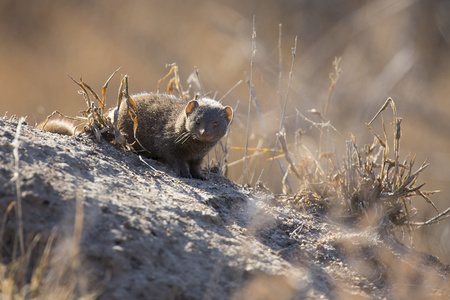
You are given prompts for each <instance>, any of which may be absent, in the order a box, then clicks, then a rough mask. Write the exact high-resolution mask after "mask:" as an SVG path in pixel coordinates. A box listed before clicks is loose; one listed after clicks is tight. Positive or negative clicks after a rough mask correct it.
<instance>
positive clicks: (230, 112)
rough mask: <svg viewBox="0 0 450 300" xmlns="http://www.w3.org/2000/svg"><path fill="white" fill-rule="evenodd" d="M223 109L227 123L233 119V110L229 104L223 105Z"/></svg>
mask: <svg viewBox="0 0 450 300" xmlns="http://www.w3.org/2000/svg"><path fill="white" fill-rule="evenodd" d="M224 110H225V115H226V117H227V121H228V123H230V122H231V119H233V110H232V109H231V107H229V106H225V108H224Z"/></svg>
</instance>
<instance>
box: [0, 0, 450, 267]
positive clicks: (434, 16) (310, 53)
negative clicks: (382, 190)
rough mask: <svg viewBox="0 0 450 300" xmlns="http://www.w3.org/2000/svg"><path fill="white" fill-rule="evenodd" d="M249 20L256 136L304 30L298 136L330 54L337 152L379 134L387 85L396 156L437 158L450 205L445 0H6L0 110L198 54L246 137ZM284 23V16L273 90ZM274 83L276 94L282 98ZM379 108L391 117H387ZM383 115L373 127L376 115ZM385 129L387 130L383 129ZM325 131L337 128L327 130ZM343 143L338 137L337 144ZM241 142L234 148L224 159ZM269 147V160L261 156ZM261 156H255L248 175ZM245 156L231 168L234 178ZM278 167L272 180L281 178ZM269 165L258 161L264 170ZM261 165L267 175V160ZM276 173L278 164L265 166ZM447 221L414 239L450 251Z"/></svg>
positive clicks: (153, 80) (294, 104)
mask: <svg viewBox="0 0 450 300" xmlns="http://www.w3.org/2000/svg"><path fill="white" fill-rule="evenodd" d="M253 16H255V20H256V23H255V24H256V39H255V41H256V53H255V57H254V67H253V77H252V78H253V83H254V85H255V91H256V94H257V97H258V100H259V104H260V106H261V111H262V114H263V116H264V121H265V123H266V126H267V132H266V131H265V130H264V125H263V124H262V123H261V121H260V116H259V115H258V113H257V111H256V109H253V110H252V112H251V122H250V140H249V146H250V147H262V148H268V147H269V142H268V141H267V140H266V134H268V136H269V138H270V139H271V143H274V141H275V139H276V137H275V134H276V132H277V131H278V129H279V124H280V110H281V109H280V107H281V106H282V104H280V103H281V102H283V101H284V99H285V97H286V95H287V86H288V81H289V71H290V68H291V63H292V47H294V40H295V37H296V36H298V44H297V48H296V58H295V65H294V69H293V74H292V75H293V79H292V82H291V85H290V89H289V98H288V101H287V109H286V115H285V118H284V124H285V126H286V131H287V136H288V141H289V142H292V141H293V136H294V132H296V131H297V129H299V127H301V128H302V138H303V139H304V140H305V142H306V143H307V142H308V140H311V141H312V140H317V130H316V129H315V128H314V127H313V126H311V125H310V124H309V123H307V122H305V121H304V120H303V119H300V120H299V118H298V113H297V112H299V113H301V114H303V115H304V116H307V117H308V118H311V119H312V120H315V121H318V120H317V116H314V115H311V114H309V113H308V111H309V110H310V109H316V110H318V111H323V108H324V105H325V101H326V99H327V97H328V89H329V86H330V79H329V73H330V72H332V70H333V69H332V62H333V60H334V58H335V57H342V61H341V64H340V66H341V68H342V70H343V72H342V74H341V76H340V78H339V81H338V83H337V85H336V87H335V89H334V91H333V94H332V98H331V103H330V107H329V111H328V115H327V119H328V120H330V122H331V124H332V125H333V126H334V127H335V128H336V129H337V130H338V131H339V132H340V135H339V134H332V138H331V137H330V138H329V140H328V143H327V147H328V150H330V151H333V149H334V148H336V149H337V150H336V152H337V153H340V152H342V151H343V149H344V146H345V143H344V142H345V140H346V139H349V138H350V133H353V134H354V135H355V136H356V140H357V142H358V144H361V145H362V144H364V143H369V142H371V141H372V139H373V135H372V134H371V133H370V132H369V131H368V129H367V127H366V126H365V124H364V122H368V121H369V120H370V119H371V118H372V117H373V116H374V115H375V113H376V112H377V111H378V109H379V108H380V107H381V106H382V104H383V103H384V102H385V100H386V99H387V97H392V98H393V99H394V100H395V103H396V104H397V109H398V114H399V116H401V117H403V122H402V139H401V155H402V156H406V155H407V154H408V153H409V152H411V153H413V154H417V163H416V167H417V168H418V167H419V165H420V163H421V162H422V161H424V160H425V159H428V161H429V162H430V163H431V166H430V167H429V168H428V169H427V170H426V171H424V172H423V174H422V175H421V177H419V180H420V181H421V182H427V185H426V187H425V189H426V190H437V189H440V190H442V192H441V193H440V194H437V195H434V196H433V197H432V199H433V201H434V202H435V204H436V206H437V207H438V208H439V209H440V210H441V211H442V210H444V209H445V208H447V207H448V206H450V197H449V196H448V195H449V193H450V189H449V187H450V150H449V149H450V105H448V102H449V97H450V96H449V95H450V18H449V16H450V2H449V1H447V0H422V1H421V0H416V1H414V0H401V1H399V0H376V1H375V0H374V1H357V0H340V1H325V0H303V1H300V0H286V1H270V0H252V1H240V0H230V1H201V0H193V1H180V0H175V1H156V0H150V1H145V0H137V1H118V0H108V1H107V0H103V1H89V0H81V1H56V0H39V1H26V0H0V87H1V94H2V97H1V100H0V114H2V115H3V114H4V113H5V112H8V114H7V115H8V116H10V115H13V114H15V115H18V116H28V123H30V124H34V123H35V119H36V120H37V121H42V120H44V119H45V117H46V116H48V115H49V114H50V113H51V112H53V111H54V110H58V111H60V112H62V113H64V114H66V115H71V116H74V115H77V113H78V112H79V111H80V110H82V109H83V108H84V101H83V100H82V97H81V96H80V95H78V94H77V90H78V87H77V86H76V85H75V84H74V83H73V82H72V81H71V80H70V79H69V78H68V77H67V76H66V74H67V73H68V74H70V75H71V76H73V77H74V78H79V77H80V76H81V75H82V76H83V80H85V81H86V82H87V83H89V85H90V86H91V87H93V88H94V89H95V90H96V91H100V89H101V86H102V85H103V83H104V82H105V80H106V79H107V78H108V77H109V75H110V74H111V73H112V72H113V71H114V70H115V69H117V68H118V67H119V66H122V69H121V70H120V72H119V73H122V74H128V75H129V77H130V90H131V93H138V92H142V91H155V90H156V86H157V82H158V80H159V79H160V78H162V77H163V76H164V75H165V74H166V73H167V72H168V69H166V67H165V65H166V64H168V63H173V62H176V63H177V65H178V66H179V70H180V76H181V79H182V80H183V82H182V83H183V84H184V85H185V86H187V83H186V80H187V78H188V77H189V75H190V74H191V73H192V72H193V69H194V66H196V67H197V68H198V69H199V71H200V73H199V75H200V79H201V81H202V85H203V87H204V90H205V92H206V93H208V95H209V96H210V97H213V95H214V94H215V93H217V97H218V98H220V97H221V96H223V95H224V94H225V93H227V91H228V90H229V89H231V88H232V87H233V86H234V85H235V84H236V83H237V82H238V81H240V80H243V83H242V84H240V85H239V86H238V87H237V88H236V89H234V90H233V91H232V92H231V93H230V94H229V95H228V96H227V97H226V98H225V99H224V100H223V102H224V103H225V104H227V105H231V106H232V107H236V106H237V110H236V113H235V119H234V122H233V127H232V130H231V137H230V141H229V143H230V145H232V146H239V147H243V146H245V132H246V130H247V129H246V124H247V110H248V106H249V105H248V102H249V88H248V85H247V83H246V77H250V74H251V69H250V62H251V58H252V22H253ZM279 24H282V31H281V32H282V36H281V54H282V55H281V58H282V64H281V66H282V70H283V72H282V74H283V76H282V81H281V83H282V88H281V95H280V87H279V82H280V81H279V72H280V63H279V59H280V55H279V54H280V49H279V32H280V30H279ZM119 80H120V76H116V77H115V78H114V79H113V80H112V81H111V83H110V85H109V89H108V92H107V99H108V100H107V101H108V105H109V106H110V107H111V106H113V105H114V104H115V103H116V98H117V89H118V86H119ZM280 96H281V97H280ZM389 112H390V111H387V112H386V113H385V120H386V123H389V122H390V120H392V116H391V115H390V114H389ZM378 126H380V125H379V124H378ZM388 130H391V129H390V128H389V129H388ZM330 136H331V134H330ZM339 149H340V150H339ZM242 156H243V151H239V150H230V159H229V162H232V161H234V160H238V159H240V158H242ZM267 158H268V156H267V157H265V158H264V159H267ZM262 165H263V164H260V163H259V162H258V163H257V162H255V161H251V162H250V164H249V167H250V168H249V170H250V171H251V173H252V174H253V180H252V182H251V183H252V184H254V182H255V181H256V180H257V178H258V177H259V175H260V174H261V172H263V167H262ZM242 168H243V167H242V164H236V165H235V167H233V168H230V173H229V174H230V178H231V179H233V180H235V181H237V182H240V180H242V178H241V176H242ZM276 169H277V168H276V167H274V168H273V170H272V171H271V173H270V175H268V176H269V178H272V177H273V178H276V180H275V179H274V180H268V185H269V187H270V188H271V189H272V190H274V191H278V192H279V190H280V180H279V178H280V173H279V171H278V170H276ZM264 172H265V173H264ZM264 172H263V176H262V178H264V181H265V177H267V172H268V171H267V169H265V170H264ZM271 176H272V177H271ZM413 201H414V202H413V203H414V205H415V206H417V207H419V208H420V209H421V211H422V214H421V215H422V217H423V218H425V217H429V216H432V215H433V214H434V213H435V212H434V211H433V209H432V208H431V206H430V205H425V204H426V203H423V202H425V201H424V200H423V199H420V198H417V199H414V200H413ZM449 228H450V224H449V221H448V220H446V221H443V222H441V224H439V225H437V226H434V227H427V228H423V229H420V230H419V231H418V232H419V233H422V234H419V235H418V237H417V241H420V243H418V248H419V249H420V250H425V251H431V252H432V253H434V254H436V255H437V256H439V257H440V258H441V259H442V260H443V261H445V262H447V263H450V229H449Z"/></svg>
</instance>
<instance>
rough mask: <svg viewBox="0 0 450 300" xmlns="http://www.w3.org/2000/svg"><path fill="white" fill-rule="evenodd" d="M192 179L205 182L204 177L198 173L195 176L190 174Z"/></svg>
mask: <svg viewBox="0 0 450 300" xmlns="http://www.w3.org/2000/svg"><path fill="white" fill-rule="evenodd" d="M192 178H195V179H200V180H203V181H205V180H206V177H205V176H203V175H202V174H200V173H197V174H192Z"/></svg>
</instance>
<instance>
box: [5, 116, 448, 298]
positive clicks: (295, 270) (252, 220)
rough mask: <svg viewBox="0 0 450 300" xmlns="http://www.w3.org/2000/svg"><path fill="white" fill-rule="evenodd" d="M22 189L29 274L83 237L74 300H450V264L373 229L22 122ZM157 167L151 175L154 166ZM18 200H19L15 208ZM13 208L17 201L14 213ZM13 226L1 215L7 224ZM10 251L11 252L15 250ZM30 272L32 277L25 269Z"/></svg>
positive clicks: (9, 179)
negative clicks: (46, 256)
mask: <svg viewBox="0 0 450 300" xmlns="http://www.w3.org/2000/svg"><path fill="white" fill-rule="evenodd" d="M16 130H17V122H16V121H10V120H7V119H5V118H0V216H1V219H2V222H5V221H6V225H5V229H4V233H3V237H2V240H1V241H0V243H1V249H2V261H3V264H4V265H6V264H8V263H10V262H11V259H12V257H13V256H14V255H15V254H14V253H17V251H18V242H17V240H18V235H17V233H18V218H17V215H16V211H15V210H12V211H11V212H9V214H7V213H6V212H7V208H8V206H9V205H10V203H11V202H14V201H17V200H18V195H17V189H16V181H15V180H14V178H13V177H14V171H15V165H14V156H13V149H14V146H13V140H14V136H15V134H16ZM18 150H19V158H20V163H19V177H18V178H19V179H18V180H19V183H20V195H21V204H22V215H23V217H22V219H23V231H24V237H25V238H24V240H25V246H26V247H30V244H31V243H32V241H33V238H34V237H35V236H36V235H37V234H39V237H40V239H39V242H38V246H36V247H35V249H36V250H35V251H32V252H31V253H32V257H31V263H30V269H32V268H33V266H34V265H36V261H38V258H39V257H40V256H41V255H42V252H43V248H44V246H45V245H46V244H47V240H48V238H49V237H55V241H54V242H53V244H52V252H51V255H50V257H51V258H50V264H49V268H48V269H47V271H46V272H48V273H51V272H52V268H57V267H58V265H61V264H62V262H63V261H64V259H61V257H63V258H64V257H65V258H67V257H69V256H68V255H69V254H70V253H71V252H70V251H71V250H73V249H74V248H75V249H77V247H76V246H74V245H73V244H71V242H73V241H74V237H73V235H74V223H75V216H76V212H77V209H76V208H77V201H78V203H82V210H80V209H78V214H80V213H82V214H83V227H82V235H81V239H80V242H79V251H77V252H78V258H79V265H78V266H77V267H72V270H73V271H74V272H76V274H77V276H76V278H77V280H78V281H77V288H76V293H77V295H78V296H80V297H81V296H83V295H86V294H88V293H92V292H94V293H96V294H97V295H98V296H97V297H98V299H366V298H371V299H377V298H388V299H405V298H406V297H408V299H424V298H436V299H448V298H447V297H449V295H450V281H449V279H448V277H449V276H448V275H449V273H450V267H449V266H446V265H443V264H442V263H441V262H439V260H438V259H437V258H435V257H433V256H431V255H427V254H424V253H417V252H415V251H414V250H411V249H409V248H407V247H406V246H404V245H402V244H400V243H398V242H397V241H396V240H395V239H386V238H382V237H381V236H380V235H379V233H378V232H377V230H375V229H365V230H361V229H356V228H351V227H349V226H344V225H342V224H339V223H338V222H336V221H331V220H330V218H328V217H327V216H326V215H324V214H322V213H321V210H320V209H318V207H309V208H305V206H299V205H298V204H293V203H290V202H289V201H287V200H286V198H284V200H283V199H281V198H280V197H277V196H276V195H272V194H270V193H269V192H267V191H264V190H259V191H258V190H255V189H249V188H243V187H240V186H238V185H236V184H234V183H232V182H230V181H229V180H228V179H226V178H224V177H222V176H221V175H219V174H215V173H211V174H210V179H209V180H208V181H200V180H194V179H184V178H178V177H175V176H174V174H173V172H172V170H171V169H170V168H169V167H167V166H165V165H164V164H161V163H159V162H157V161H153V160H145V163H144V162H143V161H141V160H140V159H139V158H138V157H137V156H136V154H134V153H132V152H125V151H123V150H121V149H119V148H117V147H115V146H114V145H112V144H110V143H108V142H106V141H103V142H101V143H98V142H95V141H94V140H92V139H90V138H81V137H66V136H62V135H58V134H53V133H49V132H45V131H42V130H38V129H35V128H34V127H32V126H28V125H23V126H22V130H21V134H20V146H19V149H18ZM146 163H147V164H149V165H151V166H152V167H154V168H155V169H156V171H154V170H152V169H151V168H150V167H149V166H148V165H146ZM16 204H17V203H16ZM15 208H17V205H16V206H15ZM5 218H6V219H5ZM13 252H14V253H13ZM29 272H30V275H29V276H31V272H32V271H31V270H30V271H29Z"/></svg>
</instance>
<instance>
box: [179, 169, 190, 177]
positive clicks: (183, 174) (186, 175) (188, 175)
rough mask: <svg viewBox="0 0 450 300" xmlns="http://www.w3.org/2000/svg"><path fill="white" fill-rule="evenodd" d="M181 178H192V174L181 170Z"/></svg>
mask: <svg viewBox="0 0 450 300" xmlns="http://www.w3.org/2000/svg"><path fill="white" fill-rule="evenodd" d="M179 175H180V177H184V178H192V175H191V173H190V172H189V171H188V170H181V171H180V172H179Z"/></svg>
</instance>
